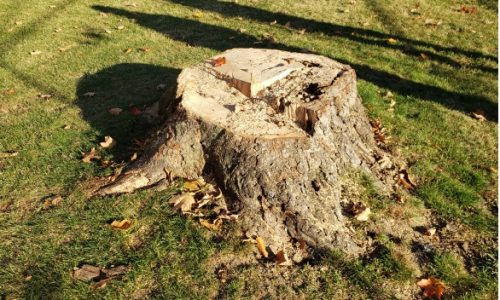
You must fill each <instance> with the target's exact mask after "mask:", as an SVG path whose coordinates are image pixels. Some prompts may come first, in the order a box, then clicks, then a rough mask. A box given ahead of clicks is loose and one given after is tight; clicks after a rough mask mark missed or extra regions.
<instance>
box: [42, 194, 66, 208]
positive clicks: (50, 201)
mask: <svg viewBox="0 0 500 300" xmlns="http://www.w3.org/2000/svg"><path fill="white" fill-rule="evenodd" d="M62 200H63V197H62V196H60V195H55V196H51V197H48V198H47V199H45V201H44V202H43V209H45V210H47V209H49V208H51V207H54V206H57V205H59V203H61V201H62Z"/></svg>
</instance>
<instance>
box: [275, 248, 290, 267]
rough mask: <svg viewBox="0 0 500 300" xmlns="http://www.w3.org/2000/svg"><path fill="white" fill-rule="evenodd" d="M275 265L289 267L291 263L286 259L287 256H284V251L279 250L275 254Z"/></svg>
mask: <svg viewBox="0 0 500 300" xmlns="http://www.w3.org/2000/svg"><path fill="white" fill-rule="evenodd" d="M275 260H276V264H277V265H278V266H290V265H291V264H292V263H291V261H290V260H289V259H288V256H287V255H286V253H285V251H283V250H281V251H279V252H278V253H276V258H275Z"/></svg>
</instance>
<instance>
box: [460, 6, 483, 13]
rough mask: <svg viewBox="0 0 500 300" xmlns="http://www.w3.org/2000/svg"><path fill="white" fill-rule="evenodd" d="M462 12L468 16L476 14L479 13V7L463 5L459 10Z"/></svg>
mask: <svg viewBox="0 0 500 300" xmlns="http://www.w3.org/2000/svg"><path fill="white" fill-rule="evenodd" d="M459 11H460V12H463V13H466V14H475V13H477V12H478V11H479V10H478V9H477V7H475V6H465V5H461V6H460V9H459Z"/></svg>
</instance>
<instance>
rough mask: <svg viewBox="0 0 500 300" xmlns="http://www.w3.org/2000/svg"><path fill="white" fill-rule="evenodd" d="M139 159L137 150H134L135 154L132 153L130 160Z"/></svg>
mask: <svg viewBox="0 0 500 300" xmlns="http://www.w3.org/2000/svg"><path fill="white" fill-rule="evenodd" d="M136 159H137V152H134V154H132V157H130V161H134V160H136Z"/></svg>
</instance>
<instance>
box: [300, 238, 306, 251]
mask: <svg viewBox="0 0 500 300" xmlns="http://www.w3.org/2000/svg"><path fill="white" fill-rule="evenodd" d="M299 249H300V250H302V251H306V250H307V244H306V241H304V240H303V239H300V240H299Z"/></svg>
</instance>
